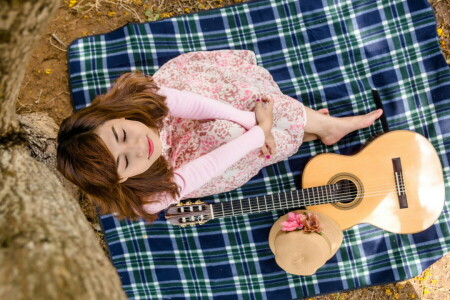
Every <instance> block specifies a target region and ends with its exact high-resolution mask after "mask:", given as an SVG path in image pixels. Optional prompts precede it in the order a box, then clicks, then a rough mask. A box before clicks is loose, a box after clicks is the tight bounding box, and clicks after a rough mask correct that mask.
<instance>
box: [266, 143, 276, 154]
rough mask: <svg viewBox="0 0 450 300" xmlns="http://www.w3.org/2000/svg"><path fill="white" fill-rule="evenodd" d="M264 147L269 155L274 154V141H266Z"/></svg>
mask: <svg viewBox="0 0 450 300" xmlns="http://www.w3.org/2000/svg"><path fill="white" fill-rule="evenodd" d="M266 147H267V149H268V150H269V153H270V155H275V154H276V153H277V145H276V144H275V141H267V143H266Z"/></svg>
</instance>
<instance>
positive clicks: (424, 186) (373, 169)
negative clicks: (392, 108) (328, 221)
mask: <svg viewBox="0 0 450 300" xmlns="http://www.w3.org/2000/svg"><path fill="white" fill-rule="evenodd" d="M394 160H395V161H396V162H395V163H394ZM396 173H397V174H396ZM342 180H347V181H349V182H351V183H352V187H353V189H352V191H351V192H348V193H344V194H343V196H342V202H337V203H331V204H321V205H313V206H308V207H307V208H308V209H310V210H313V211H318V212H321V213H324V214H326V215H327V216H329V217H331V218H333V219H334V220H335V221H336V222H337V223H338V224H339V226H340V227H341V229H342V230H345V229H348V228H350V227H352V226H354V225H356V224H359V223H369V224H372V225H375V226H377V227H379V228H381V229H384V230H387V231H390V232H394V233H416V232H419V231H422V230H425V229H426V228H428V227H430V226H431V225H432V224H433V223H434V222H435V221H436V220H437V218H438V217H439V215H440V213H441V212H442V209H443V206H444V201H445V187H444V178H443V173H442V167H441V163H440V160H439V157H438V155H437V153H436V150H435V149H434V147H433V146H432V145H431V143H430V142H429V141H428V140H427V139H426V138H425V137H423V136H422V135H420V134H417V133H415V132H410V131H402V130H400V131H392V132H389V133H386V134H383V135H382V136H380V137H378V138H376V139H374V140H373V141H372V142H371V143H369V144H368V145H367V146H366V147H365V148H364V149H363V150H362V151H361V152H359V153H358V154H356V155H353V156H342V155H338V154H331V153H326V154H320V155H318V156H316V157H314V158H313V159H311V161H310V162H308V164H307V165H306V167H305V170H304V171H303V175H302V182H303V188H309V187H316V186H322V185H327V184H334V183H337V182H339V181H342ZM400 194H402V195H403V196H399V195H400ZM400 198H402V199H400ZM400 201H404V202H403V203H404V204H405V202H406V206H407V207H405V205H403V208H402V207H401V206H402V205H401V204H400Z"/></svg>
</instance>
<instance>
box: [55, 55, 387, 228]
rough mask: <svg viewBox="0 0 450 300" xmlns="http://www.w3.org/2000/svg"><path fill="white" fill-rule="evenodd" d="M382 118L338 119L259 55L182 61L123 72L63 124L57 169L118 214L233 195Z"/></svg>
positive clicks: (145, 214)
mask: <svg viewBox="0 0 450 300" xmlns="http://www.w3.org/2000/svg"><path fill="white" fill-rule="evenodd" d="M381 114H382V111H381V110H375V111H373V112H371V113H369V114H366V115H361V116H355V117H346V118H334V117H331V116H329V115H328V111H327V110H326V109H323V110H320V111H314V110H311V109H309V108H307V107H305V106H303V105H302V104H301V103H300V102H299V101H297V100H295V99H292V98H290V97H288V96H286V95H284V94H283V93H281V91H280V90H279V88H278V86H277V84H276V83H275V82H274V81H273V79H272V76H271V75H270V73H269V72H268V71H267V70H265V69H263V68H261V67H259V66H257V65H256V58H255V55H254V53H253V52H251V51H246V50H239V51H236V50H220V51H209V52H193V53H187V54H183V55H180V56H178V57H176V58H174V59H172V60H170V61H169V62H167V63H166V64H164V66H162V67H161V68H160V69H159V70H158V71H157V72H156V73H155V74H154V75H153V76H152V77H150V76H146V75H143V74H131V73H128V74H124V75H122V76H121V77H120V78H119V79H118V80H117V81H116V83H115V84H114V85H113V87H112V88H111V89H110V90H109V91H108V92H107V93H106V94H104V95H100V96H98V97H97V98H96V99H95V100H94V101H93V103H92V105H91V106H90V107H87V108H85V109H83V110H81V111H79V112H77V113H75V114H74V115H72V116H71V117H69V118H67V119H66V120H64V121H63V123H62V125H61V128H60V131H59V134H58V151H57V167H58V170H59V171H60V172H61V173H62V174H63V175H64V176H65V177H66V178H67V179H68V180H70V181H71V182H73V183H74V184H76V185H77V186H78V187H80V189H81V190H83V191H84V192H86V193H87V194H88V195H90V196H91V198H93V199H94V200H95V202H96V203H97V204H98V205H99V206H100V207H101V208H102V210H103V212H109V213H115V214H116V215H117V217H119V218H130V219H136V218H141V217H142V218H144V219H145V220H146V221H148V222H152V221H153V220H154V219H155V218H156V214H157V213H158V212H159V211H161V210H163V209H165V208H166V207H168V206H169V205H171V204H173V203H177V202H178V201H179V200H181V199H186V198H195V197H203V196H207V195H212V194H217V193H222V192H226V191H229V190H232V189H235V188H237V187H239V186H241V185H243V184H244V183H246V182H247V181H248V180H249V179H250V178H252V177H253V176H254V175H256V174H257V173H258V172H259V170H260V169H261V168H263V167H265V166H267V165H269V164H273V163H276V162H278V161H280V160H284V159H286V158H288V157H289V156H290V155H293V154H295V153H296V152H297V150H298V148H299V146H300V145H301V143H302V142H303V141H310V140H313V139H316V138H320V139H321V141H322V142H323V143H324V144H326V145H331V144H334V143H336V142H337V141H339V140H340V139H341V138H342V137H343V136H345V135H346V134H348V133H349V132H351V131H354V130H357V129H360V128H365V127H368V126H370V125H371V124H372V123H373V122H374V121H375V120H376V119H377V118H379V117H380V116H381Z"/></svg>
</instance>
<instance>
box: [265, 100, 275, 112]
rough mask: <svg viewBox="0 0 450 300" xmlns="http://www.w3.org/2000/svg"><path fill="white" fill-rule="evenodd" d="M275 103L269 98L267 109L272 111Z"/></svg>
mask: <svg viewBox="0 0 450 300" xmlns="http://www.w3.org/2000/svg"><path fill="white" fill-rule="evenodd" d="M273 104H274V101H273V100H272V99H271V98H267V101H266V108H269V109H272V107H273Z"/></svg>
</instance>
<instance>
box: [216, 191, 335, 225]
mask: <svg viewBox="0 0 450 300" xmlns="http://www.w3.org/2000/svg"><path fill="white" fill-rule="evenodd" d="M337 189H338V185H337V184H330V185H324V186H318V187H312V188H307V189H302V190H292V191H287V192H282V193H278V194H272V195H264V196H256V197H250V198H245V199H240V200H234V201H230V202H221V203H214V204H212V209H213V212H214V218H224V217H229V216H237V215H244V214H251V213H259V212H266V211H273V210H280V209H286V208H295V207H301V206H310V205H319V204H325V203H332V202H337V201H341V200H337V199H336V197H335V195H336V191H337Z"/></svg>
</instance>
